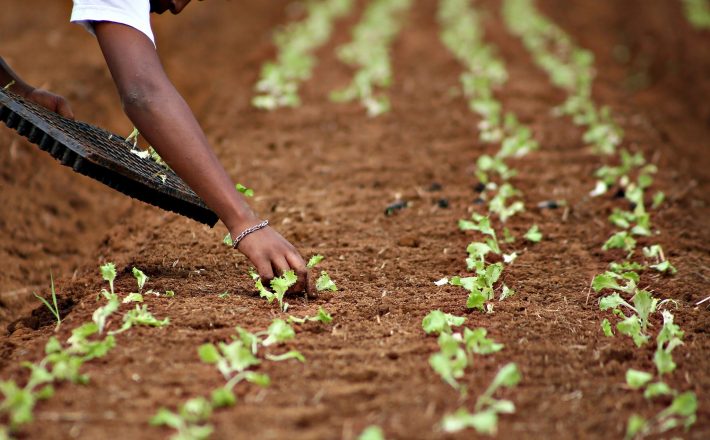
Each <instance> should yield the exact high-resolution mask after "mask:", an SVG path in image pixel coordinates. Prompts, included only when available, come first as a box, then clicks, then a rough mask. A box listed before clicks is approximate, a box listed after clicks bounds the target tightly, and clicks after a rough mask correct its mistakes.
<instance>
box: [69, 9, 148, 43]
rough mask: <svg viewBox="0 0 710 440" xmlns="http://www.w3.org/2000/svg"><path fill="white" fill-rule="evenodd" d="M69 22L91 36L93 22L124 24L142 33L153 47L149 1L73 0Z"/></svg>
mask: <svg viewBox="0 0 710 440" xmlns="http://www.w3.org/2000/svg"><path fill="white" fill-rule="evenodd" d="M69 21H71V22H72V23H77V24H79V25H81V26H83V27H84V28H85V29H86V30H87V31H89V32H90V33H92V34H94V26H93V24H92V23H93V22H95V21H111V22H114V23H121V24H125V25H127V26H130V27H132V28H134V29H137V30H139V31H141V32H143V33H144V34H145V35H146V36H147V37H148V38H150V41H152V42H153V45H155V37H153V30H152V29H151V27H150V0H74V8H73V9H72V11H71V19H70V20H69Z"/></svg>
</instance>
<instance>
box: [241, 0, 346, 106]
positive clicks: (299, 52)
mask: <svg viewBox="0 0 710 440" xmlns="http://www.w3.org/2000/svg"><path fill="white" fill-rule="evenodd" d="M352 4H353V2H352V0H325V1H320V2H309V3H307V4H306V5H305V6H306V9H307V11H308V14H307V16H306V18H304V19H303V20H302V21H299V22H297V23H292V24H289V25H288V26H285V27H284V28H283V29H281V30H279V31H278V32H277V33H276V34H275V36H274V41H275V43H276V46H277V48H278V55H277V57H276V60H274V61H269V62H267V63H265V64H264V65H263V66H262V68H261V75H260V77H259V81H258V82H257V84H256V86H255V89H256V91H257V93H258V94H257V96H255V97H254V98H253V99H252V105H253V106H254V107H257V108H260V109H264V110H274V109H276V108H279V107H296V106H298V105H300V103H301V100H300V97H299V95H298V88H299V84H300V83H301V82H303V81H305V80H307V79H308V78H310V76H311V72H312V70H313V68H314V66H315V64H316V58H315V57H314V56H313V55H312V52H313V51H314V50H315V49H316V48H318V47H319V46H321V45H322V44H324V43H325V42H326V41H327V40H328V38H329V37H330V34H331V32H332V29H333V23H334V21H335V20H336V19H337V18H339V17H341V16H344V15H345V14H347V13H348V12H349V11H350V9H351V8H352Z"/></svg>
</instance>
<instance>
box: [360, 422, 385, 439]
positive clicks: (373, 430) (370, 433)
mask: <svg viewBox="0 0 710 440" xmlns="http://www.w3.org/2000/svg"><path fill="white" fill-rule="evenodd" d="M357 440H385V434H384V432H382V428H380V427H379V426H375V425H371V426H368V427H367V428H365V429H364V430H363V431H362V432H361V433H360V435H359V436H358V437H357Z"/></svg>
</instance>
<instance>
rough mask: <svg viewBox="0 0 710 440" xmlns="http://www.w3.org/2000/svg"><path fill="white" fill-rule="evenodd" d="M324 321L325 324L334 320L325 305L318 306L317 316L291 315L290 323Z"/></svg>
mask: <svg viewBox="0 0 710 440" xmlns="http://www.w3.org/2000/svg"><path fill="white" fill-rule="evenodd" d="M309 321H310V322H322V323H323V324H330V323H331V322H332V321H333V317H332V316H331V314H330V313H328V312H327V311H326V310H325V309H324V308H323V307H318V312H317V313H316V315H315V316H304V317H303V318H298V317H296V316H289V317H288V322H289V323H296V324H303V323H305V322H309Z"/></svg>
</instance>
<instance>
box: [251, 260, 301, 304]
mask: <svg viewBox="0 0 710 440" xmlns="http://www.w3.org/2000/svg"><path fill="white" fill-rule="evenodd" d="M249 275H250V276H251V277H252V279H253V280H254V287H256V289H257V291H258V292H259V296H260V297H262V298H266V300H267V301H268V302H270V303H271V302H273V301H274V300H277V301H278V303H279V307H280V308H281V311H283V312H285V311H286V310H287V309H288V303H285V302H284V300H283V299H284V295H285V294H286V291H287V290H288V289H289V288H290V287H291V286H293V285H294V284H296V282H297V281H298V277H297V276H296V274H295V273H294V271H292V270H289V271H286V272H284V274H283V275H281V276H280V277H275V278H273V279H272V280H271V290H273V292H272V291H270V290H268V289H267V288H266V287H264V284H263V283H262V282H261V278H260V277H259V274H257V273H256V272H254V271H253V270H251V271H250V272H249Z"/></svg>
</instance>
